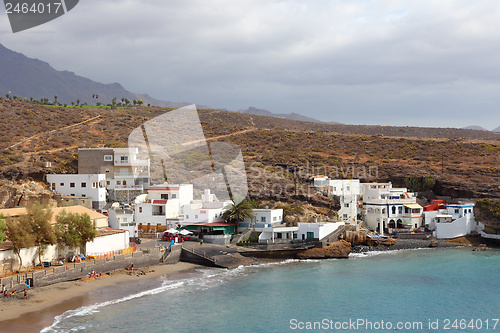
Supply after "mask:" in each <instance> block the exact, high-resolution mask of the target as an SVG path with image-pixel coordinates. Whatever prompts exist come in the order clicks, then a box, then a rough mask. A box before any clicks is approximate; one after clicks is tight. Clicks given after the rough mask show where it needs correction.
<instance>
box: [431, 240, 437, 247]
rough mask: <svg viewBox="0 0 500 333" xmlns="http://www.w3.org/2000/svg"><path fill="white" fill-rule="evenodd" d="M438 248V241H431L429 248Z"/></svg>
mask: <svg viewBox="0 0 500 333" xmlns="http://www.w3.org/2000/svg"><path fill="white" fill-rule="evenodd" d="M437 246H438V241H433V242H431V243H430V244H429V247H437Z"/></svg>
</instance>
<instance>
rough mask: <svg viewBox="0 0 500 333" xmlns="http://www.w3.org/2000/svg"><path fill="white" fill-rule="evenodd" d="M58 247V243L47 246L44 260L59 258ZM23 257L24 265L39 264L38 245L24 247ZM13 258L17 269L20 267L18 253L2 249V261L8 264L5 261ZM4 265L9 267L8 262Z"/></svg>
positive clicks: (0, 256)
mask: <svg viewBox="0 0 500 333" xmlns="http://www.w3.org/2000/svg"><path fill="white" fill-rule="evenodd" d="M58 249H59V247H58V245H49V246H47V248H46V249H45V251H44V254H43V255H42V261H52V260H54V259H57V258H58V257H59V252H58ZM63 249H64V248H63ZM61 254H65V253H61ZM21 258H22V260H23V267H26V266H32V264H33V263H34V264H35V265H37V264H38V247H36V246H33V247H30V248H26V249H22V250H21ZM11 259H12V260H13V261H14V264H13V268H14V269H17V268H18V267H19V257H18V256H17V254H15V253H14V251H12V250H6V251H0V262H2V261H4V263H5V264H6V262H5V261H9V260H11ZM4 267H5V268H7V264H6V265H5V266H4ZM8 269H10V265H9V266H8Z"/></svg>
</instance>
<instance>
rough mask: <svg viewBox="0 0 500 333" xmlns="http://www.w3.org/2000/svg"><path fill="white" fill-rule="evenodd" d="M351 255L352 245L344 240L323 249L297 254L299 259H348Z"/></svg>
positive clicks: (313, 249)
mask: <svg viewBox="0 0 500 333" xmlns="http://www.w3.org/2000/svg"><path fill="white" fill-rule="evenodd" d="M349 253H351V243H349V242H346V241H344V240H340V241H337V242H333V243H331V244H330V245H329V246H325V247H323V248H318V247H315V248H312V249H309V250H305V251H303V252H300V253H298V254H297V257H298V258H299V259H329V258H347V257H348V256H349Z"/></svg>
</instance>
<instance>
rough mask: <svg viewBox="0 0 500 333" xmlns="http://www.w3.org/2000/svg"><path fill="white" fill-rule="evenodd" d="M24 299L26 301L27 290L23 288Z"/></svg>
mask: <svg viewBox="0 0 500 333" xmlns="http://www.w3.org/2000/svg"><path fill="white" fill-rule="evenodd" d="M24 299H28V290H27V289H26V288H24Z"/></svg>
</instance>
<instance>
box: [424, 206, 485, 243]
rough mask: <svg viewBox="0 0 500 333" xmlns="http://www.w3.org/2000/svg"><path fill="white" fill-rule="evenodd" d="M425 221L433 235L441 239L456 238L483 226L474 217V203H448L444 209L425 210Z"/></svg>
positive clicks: (477, 230)
mask: <svg viewBox="0 0 500 333" xmlns="http://www.w3.org/2000/svg"><path fill="white" fill-rule="evenodd" d="M425 216H426V219H425V223H426V225H428V227H429V228H430V229H431V230H432V229H433V230H434V232H433V236H434V237H436V238H441V239H448V238H456V237H461V236H465V235H469V234H471V233H474V232H480V231H481V230H482V228H483V227H484V226H483V225H482V224H481V223H478V222H477V221H476V220H475V218H474V204H473V203H465V204H450V205H445V208H444V209H437V210H432V211H426V212H425Z"/></svg>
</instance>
